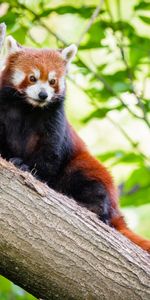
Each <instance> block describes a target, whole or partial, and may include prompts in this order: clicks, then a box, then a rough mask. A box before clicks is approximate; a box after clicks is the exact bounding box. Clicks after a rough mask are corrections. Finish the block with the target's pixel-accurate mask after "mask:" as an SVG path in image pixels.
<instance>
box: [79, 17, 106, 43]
mask: <svg viewBox="0 0 150 300" xmlns="http://www.w3.org/2000/svg"><path fill="white" fill-rule="evenodd" d="M104 37H105V33H104V30H102V28H101V22H100V21H97V22H95V23H94V24H93V25H92V26H91V28H90V29H89V31H88V32H87V33H86V35H85V37H84V40H83V41H82V43H81V45H80V49H91V48H99V47H100V42H101V40H102V39H103V38H104Z"/></svg>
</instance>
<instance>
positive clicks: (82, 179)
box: [60, 151, 117, 224]
mask: <svg viewBox="0 0 150 300" xmlns="http://www.w3.org/2000/svg"><path fill="white" fill-rule="evenodd" d="M60 191H61V192H63V193H65V194H67V195H68V196H70V197H73V198H74V199H75V200H76V201H78V202H80V204H81V205H84V206H86V207H87V208H88V209H89V210H91V211H93V212H95V213H96V214H97V215H98V216H99V218H100V219H101V220H102V221H103V222H105V223H106V224H110V221H111V211H112V208H113V209H117V193H116V191H115V188H114V185H113V180H112V178H111V176H110V174H109V173H108V171H107V170H106V168H105V167H104V166H102V165H101V164H99V162H98V161H97V160H96V159H94V158H93V157H92V156H90V154H89V153H88V152H87V151H83V152H81V153H80V154H78V155H77V156H76V157H74V159H73V160H72V161H71V162H70V163H69V165H68V166H67V168H66V170H65V174H64V176H63V178H62V180H61V190H60Z"/></svg>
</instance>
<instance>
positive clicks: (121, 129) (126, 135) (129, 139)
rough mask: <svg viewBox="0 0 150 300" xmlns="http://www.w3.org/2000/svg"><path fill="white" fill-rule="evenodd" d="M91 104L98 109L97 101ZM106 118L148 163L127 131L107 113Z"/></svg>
mask: <svg viewBox="0 0 150 300" xmlns="http://www.w3.org/2000/svg"><path fill="white" fill-rule="evenodd" d="M68 78H69V80H70V81H71V82H72V83H73V84H75V85H76V86H77V87H78V88H79V89H80V90H81V91H82V92H83V93H85V94H86V96H88V97H89V95H88V94H87V91H86V90H85V89H84V88H82V87H81V86H80V85H79V84H78V83H77V82H76V81H74V80H73V79H72V78H71V77H70V76H68ZM89 100H90V102H91V98H90V97H89ZM92 104H93V105H94V106H95V107H96V108H98V109H100V107H99V106H98V105H97V103H96V101H94V100H93V101H92ZM106 118H107V119H108V120H109V121H110V122H111V123H112V124H113V125H114V126H115V127H116V128H117V130H119V131H120V132H121V133H122V135H123V136H124V137H125V139H126V140H128V142H129V143H130V144H131V146H132V148H133V149H134V150H136V152H137V153H138V154H140V155H141V156H142V157H143V158H144V159H145V160H146V161H147V162H148V163H149V162H150V158H149V157H147V156H146V155H145V154H144V153H142V152H141V150H140V149H139V147H138V146H139V145H138V143H137V142H135V141H133V140H132V138H131V137H130V136H129V135H128V134H127V132H126V131H125V130H124V129H123V128H122V127H121V126H120V124H119V123H116V122H115V121H114V120H113V119H112V118H111V117H110V116H108V114H107V116H106Z"/></svg>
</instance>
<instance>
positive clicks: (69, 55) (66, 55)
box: [61, 44, 77, 64]
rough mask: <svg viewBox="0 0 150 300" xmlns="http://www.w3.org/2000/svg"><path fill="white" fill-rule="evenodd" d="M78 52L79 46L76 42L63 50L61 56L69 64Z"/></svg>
mask: <svg viewBox="0 0 150 300" xmlns="http://www.w3.org/2000/svg"><path fill="white" fill-rule="evenodd" d="M76 53H77V46H76V45H75V44H72V45H70V46H69V47H66V48H65V49H63V50H62V51H61V56H62V57H63V59H64V60H65V61H66V62H67V64H68V63H71V61H72V60H73V59H74V57H75V55H76Z"/></svg>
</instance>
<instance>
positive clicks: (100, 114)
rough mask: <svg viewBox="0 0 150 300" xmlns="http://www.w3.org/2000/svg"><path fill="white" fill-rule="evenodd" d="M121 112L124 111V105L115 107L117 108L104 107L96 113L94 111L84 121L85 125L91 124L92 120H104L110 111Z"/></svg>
mask: <svg viewBox="0 0 150 300" xmlns="http://www.w3.org/2000/svg"><path fill="white" fill-rule="evenodd" d="M115 109H117V110H121V109H122V105H118V106H115V107H113V108H112V107H102V108H99V109H96V110H95V111H93V112H92V113H91V114H90V115H89V116H87V117H86V118H84V119H83V120H82V122H83V123H87V122H89V121H90V120H91V119H95V118H96V119H103V118H104V117H105V116H106V115H107V113H108V112H109V111H112V110H115Z"/></svg>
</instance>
